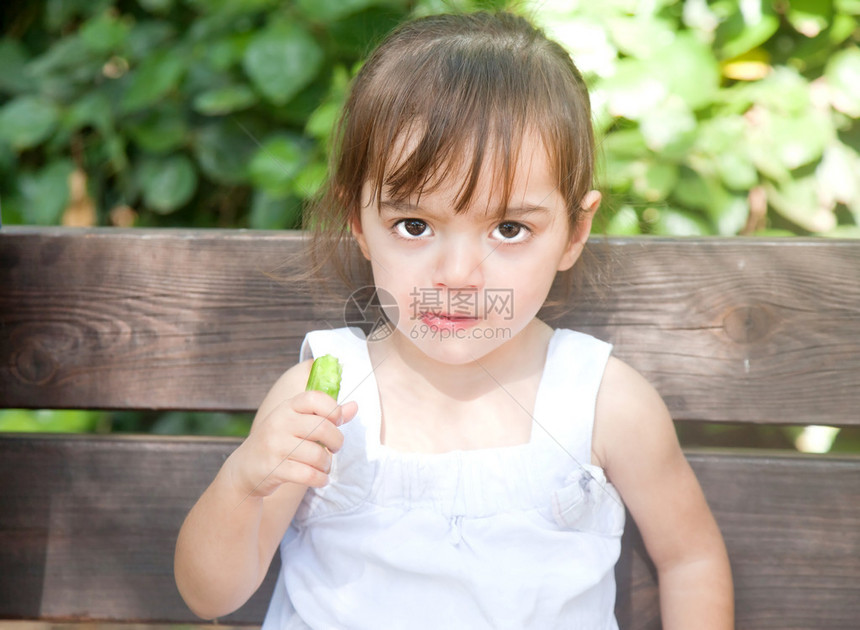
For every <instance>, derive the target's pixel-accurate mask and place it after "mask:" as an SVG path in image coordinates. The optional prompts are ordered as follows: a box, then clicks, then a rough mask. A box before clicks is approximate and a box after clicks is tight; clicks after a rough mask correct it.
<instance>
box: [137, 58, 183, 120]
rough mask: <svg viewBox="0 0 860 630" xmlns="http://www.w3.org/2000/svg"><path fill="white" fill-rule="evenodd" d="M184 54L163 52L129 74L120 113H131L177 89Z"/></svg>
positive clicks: (181, 72) (181, 74)
mask: <svg viewBox="0 0 860 630" xmlns="http://www.w3.org/2000/svg"><path fill="white" fill-rule="evenodd" d="M186 69H187V68H186V59H185V55H183V54H182V53H181V51H179V50H166V51H162V52H160V53H156V54H154V55H152V56H151V57H149V58H147V59H145V60H144V61H143V62H142V63H141V64H140V66H138V67H137V68H136V69H135V70H134V71H133V73H132V76H131V81H130V83H129V85H128V88H127V90H126V92H125V94H124V95H123V99H122V110H123V111H124V112H135V111H138V110H141V109H144V108H146V107H149V106H150V105H153V104H155V103H157V102H159V101H160V100H162V99H163V98H164V97H165V96H166V95H167V94H168V93H169V92H171V91H172V90H174V89H176V87H178V85H179V82H180V81H181V80H182V77H183V75H184V74H185V71H186Z"/></svg>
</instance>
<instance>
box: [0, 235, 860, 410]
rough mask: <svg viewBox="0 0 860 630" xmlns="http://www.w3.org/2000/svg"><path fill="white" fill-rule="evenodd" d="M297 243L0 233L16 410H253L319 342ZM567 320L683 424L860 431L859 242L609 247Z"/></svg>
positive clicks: (5, 353)
mask: <svg viewBox="0 0 860 630" xmlns="http://www.w3.org/2000/svg"><path fill="white" fill-rule="evenodd" d="M300 239H301V235H300V234H298V233H289V232H243V231H214V230H209V231H204V230H200V231H170V230H158V231H146V230H130V231H123V230H107V229H96V230H88V231H81V230H70V229H63V228H41V229H39V228H4V229H3V230H2V231H0V407H3V406H5V407H35V408H40V407H41V408H48V407H61V408H62V407H67V408H120V409H202V410H222V409H227V410H253V409H255V408H256V407H257V406H258V405H259V403H260V401H261V399H262V397H263V396H264V394H265V391H266V390H267V388H268V387H269V386H270V385H271V383H273V382H274V380H275V379H276V378H277V376H278V375H279V374H280V373H281V372H282V371H283V370H284V369H285V368H286V367H288V366H289V365H291V364H292V363H293V362H294V361H295V358H296V355H297V350H298V346H299V343H300V340H301V337H302V335H303V334H304V333H305V332H306V331H307V330H309V329H313V328H318V327H328V326H340V325H342V323H343V322H342V315H341V313H342V306H341V305H342V303H343V302H342V301H341V300H334V301H332V302H330V303H329V304H327V305H322V306H315V305H314V304H313V302H312V300H311V297H310V296H309V295H308V293H307V292H305V291H301V290H298V289H296V287H290V286H285V285H283V284H279V283H278V282H276V281H274V280H272V279H271V278H270V277H268V276H267V275H266V272H268V271H271V270H273V269H275V268H277V267H278V266H279V265H280V264H281V263H282V262H283V260H284V259H285V257H286V256H287V255H288V254H290V253H295V252H297V251H299V248H300V246H301V243H300ZM589 252H590V254H591V255H592V257H593V258H594V259H595V260H597V261H598V262H599V263H600V269H601V270H602V271H601V275H600V278H599V282H598V285H597V287H594V286H591V287H590V288H586V289H584V290H583V291H582V292H581V293H580V294H578V295H576V296H575V297H574V298H572V299H571V310H570V311H569V312H568V313H567V314H566V315H565V316H564V317H563V318H562V319H561V320H560V321H559V322H557V323H558V324H559V325H564V326H569V327H572V328H577V329H580V330H584V331H586V332H590V333H593V334H595V335H597V336H600V337H602V338H605V339H608V340H610V341H613V342H614V343H615V344H616V353H617V354H618V356H620V357H621V358H623V359H626V360H628V361H629V362H630V363H632V364H633V365H634V366H635V367H637V368H638V369H639V370H640V371H642V372H643V373H644V374H645V375H646V376H647V377H648V378H649V379H650V380H651V381H652V382H653V383H654V384H655V385H656V386H657V388H658V389H659V390H660V392H661V393H662V394H663V396H664V398H665V399H666V401H667V403H668V405H669V407H670V409H671V411H672V413H673V416H674V417H675V418H676V419H683V420H706V421H716V422H735V421H745V422H778V423H797V424H806V423H818V424H835V425H856V424H860V413H858V411H857V410H858V409H860V387H857V384H858V377H857V374H860V317H858V304H860V241H831V240H827V241H823V240H811V239H806V240H805V239H784V240H771V241H762V240H748V239H697V240H677V239H676V240H664V239H649V238H637V239H611V240H608V241H602V240H600V239H597V240H595V241H594V242H592V243H591V244H590V246H589Z"/></svg>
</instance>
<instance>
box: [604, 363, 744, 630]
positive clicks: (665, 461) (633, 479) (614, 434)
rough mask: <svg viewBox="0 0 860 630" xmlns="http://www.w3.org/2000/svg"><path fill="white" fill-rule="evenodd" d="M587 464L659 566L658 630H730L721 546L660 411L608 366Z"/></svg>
mask: <svg viewBox="0 0 860 630" xmlns="http://www.w3.org/2000/svg"><path fill="white" fill-rule="evenodd" d="M593 449H594V452H593V457H594V459H595V463H599V464H600V465H601V466H602V467H603V468H604V469H605V470H606V474H607V477H608V478H609V479H610V480H611V481H612V483H613V485H615V487H616V488H617V489H618V491H619V493H620V494H621V496H622V497H623V499H624V502H625V504H626V505H627V508H628V510H629V511H630V514H631V515H632V516H633V519H634V520H635V521H636V524H637V526H638V527H639V531H640V532H641V534H642V538H643V540H644V542H645V546H646V548H647V549H648V553H649V555H650V556H651V559H652V560H653V561H654V564H655V565H656V567H657V573H658V579H659V588H660V609H661V615H662V620H663V627H664V628H666V629H667V630H672V629H678V628H703V629H708V628H713V629H721V630H722V629H728V628H733V627H734V594H733V587H732V577H731V569H730V567H729V560H728V555H727V553H726V548H725V544H724V543H723V539H722V536H721V534H720V531H719V529H718V527H717V524H716V521H715V520H714V517H713V515H712V514H711V511H710V509H709V508H708V505H707V502H706V501H705V497H704V494H703V493H702V490H701V487H700V486H699V483H698V481H697V480H696V477H695V475H694V473H693V471H692V469H691V468H690V466H689V464H688V463H687V459H686V458H685V457H684V454H683V452H682V451H681V447H680V445H679V443H678V439H677V436H676V434H675V428H674V425H673V423H672V419H671V417H670V416H669V412H668V410H667V409H666V406H665V405H664V404H663V401H662V399H661V398H660V396H659V394H657V392H656V391H655V390H654V388H653V387H652V386H651V385H650V384H649V383H648V382H647V381H646V380H645V379H644V378H643V377H642V376H641V375H640V374H639V373H638V372H636V371H635V370H633V369H632V368H630V367H629V366H627V365H626V364H624V363H622V362H621V361H619V360H617V359H614V358H613V359H611V360H610V362H609V364H608V365H607V368H606V374H605V376H604V379H603V383H602V385H601V389H600V393H599V395H598V399H597V415H596V420H595V429H594V439H593Z"/></svg>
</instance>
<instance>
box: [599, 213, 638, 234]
mask: <svg viewBox="0 0 860 630" xmlns="http://www.w3.org/2000/svg"><path fill="white" fill-rule="evenodd" d="M641 231H642V230H641V229H640V227H639V215H638V214H636V210H634V209H633V208H631V207H630V206H622V207H621V208H619V209H618V211H617V212H616V213H615V214H613V215H612V218H611V219H610V220H609V223H608V224H607V225H606V233H607V234H611V235H614V236H632V235H635V234H640V233H641Z"/></svg>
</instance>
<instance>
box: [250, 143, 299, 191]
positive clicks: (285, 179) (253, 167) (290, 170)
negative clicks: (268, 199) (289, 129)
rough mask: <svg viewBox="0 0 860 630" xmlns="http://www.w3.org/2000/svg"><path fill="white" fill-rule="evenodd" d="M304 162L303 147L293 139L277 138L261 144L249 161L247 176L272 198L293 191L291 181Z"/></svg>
mask: <svg viewBox="0 0 860 630" xmlns="http://www.w3.org/2000/svg"><path fill="white" fill-rule="evenodd" d="M305 162H306V156H305V151H304V147H302V145H301V144H300V143H299V142H298V140H296V139H295V138H292V137H289V136H279V137H276V138H272V139H269V140H267V141H266V142H264V143H263V146H262V147H260V150H259V151H257V154H256V155H255V156H254V157H253V159H252V160H251V164H250V166H249V171H248V172H249V175H250V177H251V182H252V183H253V184H254V186H256V187H258V188H261V189H263V190H264V191H265V192H266V193H268V194H269V195H272V196H283V195H286V194H288V193H289V192H291V191H292V189H293V179H294V178H295V176H296V175H297V174H298V172H299V171H300V170H301V168H302V166H304V164H305Z"/></svg>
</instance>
